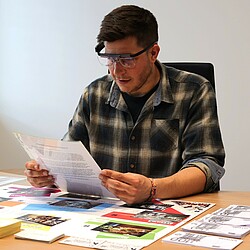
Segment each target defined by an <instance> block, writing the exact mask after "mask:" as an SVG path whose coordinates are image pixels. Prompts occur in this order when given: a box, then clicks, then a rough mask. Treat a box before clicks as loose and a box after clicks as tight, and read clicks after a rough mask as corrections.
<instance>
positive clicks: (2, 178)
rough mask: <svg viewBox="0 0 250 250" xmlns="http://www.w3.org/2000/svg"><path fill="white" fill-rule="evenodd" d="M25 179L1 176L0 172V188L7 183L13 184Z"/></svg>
mask: <svg viewBox="0 0 250 250" xmlns="http://www.w3.org/2000/svg"><path fill="white" fill-rule="evenodd" d="M25 178H26V177H22V176H20V177H16V176H2V175H1V172H0V186H2V185H6V184H9V183H13V182H17V181H21V180H24V179H25Z"/></svg>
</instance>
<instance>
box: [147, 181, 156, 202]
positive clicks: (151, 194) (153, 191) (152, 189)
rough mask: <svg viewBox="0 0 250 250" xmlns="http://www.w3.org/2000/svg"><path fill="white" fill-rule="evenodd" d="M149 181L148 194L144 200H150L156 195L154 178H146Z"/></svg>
mask: <svg viewBox="0 0 250 250" xmlns="http://www.w3.org/2000/svg"><path fill="white" fill-rule="evenodd" d="M148 179H149V180H150V183H151V188H150V194H149V197H148V198H147V200H146V202H151V201H152V200H153V199H154V198H155V197H156V188H157V186H156V183H155V180H154V179H152V178H148Z"/></svg>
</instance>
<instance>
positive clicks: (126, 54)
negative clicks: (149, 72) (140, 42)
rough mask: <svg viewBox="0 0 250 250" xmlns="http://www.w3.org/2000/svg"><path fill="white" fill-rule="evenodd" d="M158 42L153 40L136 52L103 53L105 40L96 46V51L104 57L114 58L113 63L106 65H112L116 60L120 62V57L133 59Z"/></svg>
mask: <svg viewBox="0 0 250 250" xmlns="http://www.w3.org/2000/svg"><path fill="white" fill-rule="evenodd" d="M156 43H157V41H156V42H153V43H151V44H149V45H148V46H147V47H146V48H144V49H142V50H140V51H139V52H137V53H135V54H130V53H125V54H113V53H101V51H102V50H103V49H104V47H105V45H104V42H101V43H99V44H98V45H97V46H96V47H95V51H96V53H97V54H98V56H99V57H102V58H112V60H113V61H112V64H111V65H106V66H112V65H113V64H114V62H119V60H120V59H125V58H126V59H133V58H135V57H137V56H139V55H141V54H143V53H144V52H146V51H147V50H148V49H150V48H151V47H153V46H154V44H156Z"/></svg>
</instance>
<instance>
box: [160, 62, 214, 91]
mask: <svg viewBox="0 0 250 250" xmlns="http://www.w3.org/2000/svg"><path fill="white" fill-rule="evenodd" d="M163 64H164V65H166V66H169V67H173V68H176V69H180V70H184V71H188V72H192V73H196V74H198V75H201V76H203V77H205V78H206V79H207V80H208V81H209V82H210V83H211V85H212V86H213V88H214V91H215V77H214V66H213V64H212V63H207V62H202V63H201V62H166V63H163Z"/></svg>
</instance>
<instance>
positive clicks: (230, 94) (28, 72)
mask: <svg viewBox="0 0 250 250" xmlns="http://www.w3.org/2000/svg"><path fill="white" fill-rule="evenodd" d="M125 3H126V4H130V3H136V4H138V5H140V6H144V7H145V8H148V9H150V10H151V11H152V12H153V13H154V14H155V16H156V17H157V19H158V23H159V30H160V41H159V44H160V46H161V53H160V59H161V60H163V61H210V62H213V63H214V65H215V70H216V91H217V92H216V94H217V99H218V110H219V117H220V123H221V129H222V133H223V139H224V144H225V148H226V153H227V158H226V165H225V168H226V175H225V176H224V177H223V180H222V189H224V190H249V189H250V182H249V176H250V166H249V164H248V162H249V161H248V157H247V156H248V145H249V141H250V136H249V132H248V131H249V128H250V118H249V107H250V105H249V103H250V98H249V97H250V96H249V93H250V74H249V72H248V70H249V56H250V53H249V51H250V32H249V24H250V15H249V13H250V1H249V0H175V1H172V0H171V1H170V0H156V1H150V0H144V1H142V0H141V1H121V0H120V1H119V0H115V1H114V0H105V1H102V0H92V1H87V0H86V1H85V0H0V169H5V168H23V164H24V162H25V161H26V160H28V157H27V156H26V154H25V153H24V151H23V150H22V148H21V147H20V146H19V144H18V143H17V141H16V140H15V139H14V137H13V135H12V131H19V132H23V133H28V134H33V135H38V136H45V137H53V138H61V137H62V136H63V134H64V133H65V132H66V129H67V125H68V122H69V120H70V118H71V116H72V114H73V112H74V109H75V107H76V105H77V102H78V100H79V97H80V94H81V92H82V89H83V88H84V86H86V85H87V84H88V83H90V82H91V81H92V80H94V79H95V78H97V77H99V76H101V75H103V74H105V72H106V69H104V68H103V67H102V66H100V65H99V64H98V61H97V58H96V55H95V53H94V46H95V45H96V35H97V33H98V30H99V26H100V23H101V20H102V18H103V16H104V15H105V14H107V13H108V12H109V11H111V10H112V9H113V8H114V7H117V6H120V5H121V4H125Z"/></svg>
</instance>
